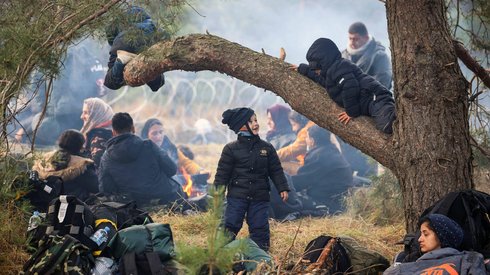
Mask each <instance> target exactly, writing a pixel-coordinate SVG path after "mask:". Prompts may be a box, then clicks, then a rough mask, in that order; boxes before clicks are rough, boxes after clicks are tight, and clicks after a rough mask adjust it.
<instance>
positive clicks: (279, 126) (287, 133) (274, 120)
mask: <svg viewBox="0 0 490 275" xmlns="http://www.w3.org/2000/svg"><path fill="white" fill-rule="evenodd" d="M290 112H291V109H290V108H289V107H286V106H284V105H280V104H275V105H272V106H271V107H270V108H268V109H267V126H268V127H269V131H268V132H267V134H266V136H265V139H266V140H267V141H268V142H269V143H270V144H272V146H274V148H275V149H276V150H279V149H281V148H282V147H284V146H287V145H289V144H291V143H293V141H294V140H295V139H296V134H295V133H294V132H293V130H292V129H291V123H290V122H289V118H288V116H289V113H290Z"/></svg>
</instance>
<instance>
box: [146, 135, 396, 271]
mask: <svg viewBox="0 0 490 275" xmlns="http://www.w3.org/2000/svg"><path fill="white" fill-rule="evenodd" d="M190 148H191V149H192V151H193V152H194V154H195V156H196V158H195V161H196V163H197V164H199V165H201V166H202V167H204V168H205V169H207V170H209V171H211V173H212V175H211V176H212V178H211V179H210V182H212V181H213V178H214V173H215V172H216V167H217V163H218V160H219V157H220V154H221V150H222V148H223V145H222V144H212V145H191V146H190ZM152 217H153V219H154V220H155V221H156V222H163V223H169V224H170V225H171V227H172V232H173V234H174V240H175V242H176V244H177V247H178V246H198V247H204V246H205V245H206V236H205V232H206V228H205V226H206V224H207V223H206V221H207V219H208V218H209V216H208V214H207V213H201V214H197V215H194V216H181V215H173V214H168V213H165V212H162V211H160V212H155V213H152ZM391 222H392V224H394V225H387V226H375V225H373V224H372V223H369V222H367V221H365V220H363V219H362V218H352V217H350V216H348V215H343V216H334V217H326V218H303V219H300V220H297V221H292V222H285V223H279V222H277V221H271V223H270V225H271V249H270V253H271V255H272V256H273V257H274V259H275V261H276V264H281V266H287V265H288V264H291V263H295V262H296V261H297V260H298V259H299V258H300V256H301V255H302V253H303V251H304V249H305V247H306V245H307V244H308V242H309V241H311V240H312V239H314V238H316V237H317V236H319V235H322V234H326V235H332V236H339V235H348V236H351V237H353V238H354V239H356V240H357V241H358V242H359V243H360V244H361V245H363V246H365V247H367V248H369V249H372V250H374V251H377V252H379V253H380V254H382V255H383V256H385V257H386V258H387V259H389V260H390V259H392V258H393V256H394V255H395V254H396V252H398V251H400V250H401V249H403V248H402V247H401V246H399V245H395V243H396V242H397V241H399V240H401V239H402V238H403V236H404V235H405V230H404V224H403V221H391ZM247 235H248V228H247V225H246V223H244V228H243V229H242V230H241V231H240V233H239V234H238V238H243V237H245V236H247Z"/></svg>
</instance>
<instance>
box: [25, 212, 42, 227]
mask: <svg viewBox="0 0 490 275" xmlns="http://www.w3.org/2000/svg"><path fill="white" fill-rule="evenodd" d="M41 222H42V218H41V214H40V213H39V211H34V213H32V216H31V217H30V218H29V226H28V227H27V231H31V230H34V229H36V228H37V227H38V226H39V225H40V224H41Z"/></svg>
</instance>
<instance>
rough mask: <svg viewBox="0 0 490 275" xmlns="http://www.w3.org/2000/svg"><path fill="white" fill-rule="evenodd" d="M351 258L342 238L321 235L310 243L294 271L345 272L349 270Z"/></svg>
mask: <svg viewBox="0 0 490 275" xmlns="http://www.w3.org/2000/svg"><path fill="white" fill-rule="evenodd" d="M350 266H351V264H350V259H349V255H348V254H347V252H346V250H345V248H344V247H343V246H342V245H341V240H340V238H334V237H331V236H325V235H321V236H319V237H317V238H315V239H313V240H312V241H310V242H309V243H308V245H307V246H306V248H305V252H304V253H303V257H302V259H301V261H300V262H299V263H298V264H296V265H295V266H294V267H293V270H292V272H293V273H295V274H296V273H301V274H302V273H309V272H312V271H314V270H316V271H320V273H315V274H343V273H344V272H346V271H348V270H349V267H350Z"/></svg>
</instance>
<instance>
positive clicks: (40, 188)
mask: <svg viewBox="0 0 490 275" xmlns="http://www.w3.org/2000/svg"><path fill="white" fill-rule="evenodd" d="M29 189H30V190H29V192H28V193H27V194H25V195H24V196H23V198H24V199H27V200H29V201H30V203H31V204H32V205H33V206H34V209H35V210H38V211H39V212H42V213H45V212H46V210H47V209H48V205H49V203H50V202H51V201H52V200H53V199H55V198H56V197H58V196H59V195H62V194H64V188H63V180H62V179H61V178H60V177H57V176H49V177H47V178H46V179H44V180H42V179H40V178H39V175H38V173H37V171H30V172H29Z"/></svg>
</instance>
